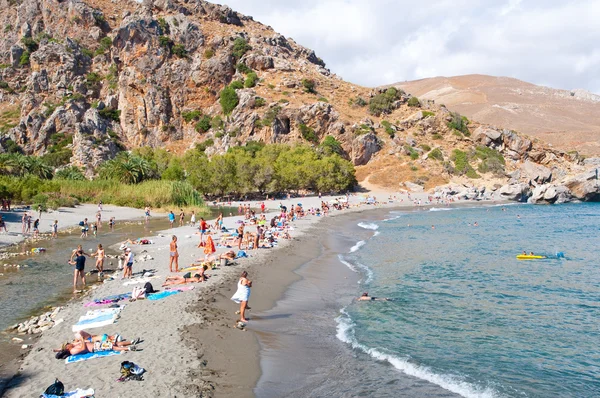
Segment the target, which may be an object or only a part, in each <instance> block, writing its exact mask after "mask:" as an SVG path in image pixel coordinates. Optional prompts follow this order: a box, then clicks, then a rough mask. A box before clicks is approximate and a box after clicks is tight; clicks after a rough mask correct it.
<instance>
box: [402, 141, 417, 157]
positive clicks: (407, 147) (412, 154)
mask: <svg viewBox="0 0 600 398" xmlns="http://www.w3.org/2000/svg"><path fill="white" fill-rule="evenodd" d="M404 150H405V151H406V152H407V153H408V156H410V158H411V159H412V160H417V159H418V158H419V152H417V151H415V148H413V147H411V146H410V145H408V144H406V145H404Z"/></svg>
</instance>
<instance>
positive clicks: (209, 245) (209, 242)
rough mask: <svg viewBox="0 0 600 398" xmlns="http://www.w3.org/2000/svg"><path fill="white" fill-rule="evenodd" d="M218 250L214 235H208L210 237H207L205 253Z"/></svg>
mask: <svg viewBox="0 0 600 398" xmlns="http://www.w3.org/2000/svg"><path fill="white" fill-rule="evenodd" d="M216 251H217V249H215V242H213V238H212V236H210V235H208V238H206V244H205V245H204V254H213V253H214V252H216Z"/></svg>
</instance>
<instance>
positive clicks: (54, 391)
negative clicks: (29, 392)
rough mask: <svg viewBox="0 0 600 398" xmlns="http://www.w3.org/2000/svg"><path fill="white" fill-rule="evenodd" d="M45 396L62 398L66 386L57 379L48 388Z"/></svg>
mask: <svg viewBox="0 0 600 398" xmlns="http://www.w3.org/2000/svg"><path fill="white" fill-rule="evenodd" d="M44 394H47V395H58V396H59V397H60V396H62V395H64V394H65V386H64V384H63V383H62V382H61V381H60V380H58V379H55V380H54V383H53V384H52V385H51V386H50V387H48V388H46V391H44Z"/></svg>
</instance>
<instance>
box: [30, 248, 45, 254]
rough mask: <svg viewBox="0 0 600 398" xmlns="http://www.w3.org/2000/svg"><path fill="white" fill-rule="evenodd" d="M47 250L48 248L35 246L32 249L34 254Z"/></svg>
mask: <svg viewBox="0 0 600 398" xmlns="http://www.w3.org/2000/svg"><path fill="white" fill-rule="evenodd" d="M45 251H46V249H45V248H43V247H34V248H33V249H31V252H32V253H33V254H39V253H43V252H45Z"/></svg>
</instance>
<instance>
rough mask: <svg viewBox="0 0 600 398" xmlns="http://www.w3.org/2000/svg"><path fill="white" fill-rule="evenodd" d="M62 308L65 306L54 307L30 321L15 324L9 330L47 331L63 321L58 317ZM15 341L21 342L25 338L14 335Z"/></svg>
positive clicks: (21, 331) (26, 332)
mask: <svg viewBox="0 0 600 398" xmlns="http://www.w3.org/2000/svg"><path fill="white" fill-rule="evenodd" d="M62 308H63V307H56V308H53V309H52V310H51V311H48V312H45V313H43V314H42V315H40V316H36V317H33V318H31V319H29V320H28V321H25V322H22V323H18V324H15V325H13V326H11V327H10V328H9V330H16V331H17V333H21V334H38V333H42V332H45V331H46V330H49V329H51V328H53V327H54V326H55V325H58V324H59V323H61V322H62V321H63V320H62V319H56V317H57V315H58V313H59V312H60V310H62ZM13 341H17V342H21V341H23V340H22V339H19V338H17V337H14V338H13Z"/></svg>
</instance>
